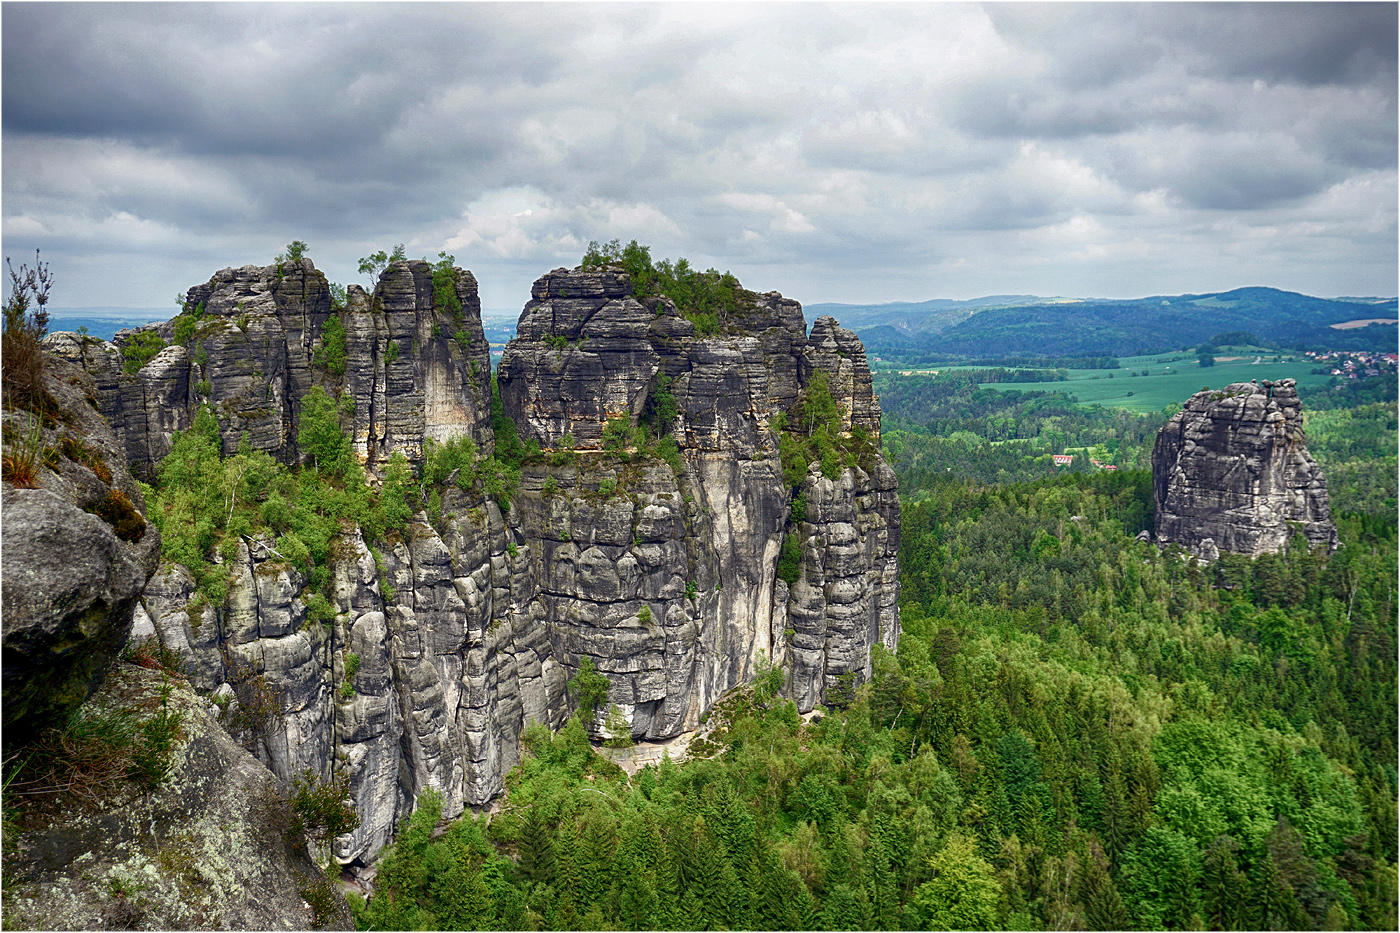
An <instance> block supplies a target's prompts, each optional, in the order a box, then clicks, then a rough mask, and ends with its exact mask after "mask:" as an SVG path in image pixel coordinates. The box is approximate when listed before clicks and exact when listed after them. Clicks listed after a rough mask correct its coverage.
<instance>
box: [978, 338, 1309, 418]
mask: <svg viewBox="0 0 1400 933" xmlns="http://www.w3.org/2000/svg"><path fill="white" fill-rule="evenodd" d="M1222 353H1227V354H1228V355H1231V356H1234V355H1235V354H1236V353H1240V351H1225V350H1222ZM1260 355H1261V354H1260V353H1252V354H1245V353H1241V355H1240V356H1239V357H1238V358H1237V359H1234V360H1231V361H1229V362H1221V361H1219V360H1217V362H1216V364H1215V365H1214V366H1209V367H1206V368H1202V367H1201V366H1200V365H1199V364H1198V363H1197V361H1196V357H1195V355H1194V354H1187V353H1181V352H1176V353H1159V354H1155V355H1153V356H1129V357H1123V358H1122V359H1121V360H1120V362H1121V363H1122V364H1123V368H1122V369H1112V370H1105V369H1072V370H1070V371H1069V381H1068V382H1018V383H1009V382H1008V383H988V384H987V387H988V388H992V389H1000V390H1006V389H1016V390H1020V391H1031V390H1037V389H1038V390H1044V391H1049V392H1069V393H1070V394H1072V395H1075V396H1078V398H1079V402H1080V404H1082V405H1095V404H1098V405H1104V406H1108V407H1113V408H1126V409H1128V410H1129V411H1137V412H1148V411H1160V410H1161V409H1163V408H1165V407H1166V406H1168V405H1173V404H1176V405H1179V404H1181V403H1182V402H1184V401H1186V400H1187V399H1188V398H1190V397H1191V396H1192V395H1193V394H1194V393H1196V392H1199V391H1200V390H1201V389H1202V388H1211V389H1219V388H1222V387H1224V386H1227V385H1229V384H1230V383H1232V382H1248V381H1249V380H1251V379H1257V380H1260V381H1263V380H1265V379H1273V380H1278V379H1297V380H1298V384H1299V385H1300V386H1306V385H1320V384H1322V383H1325V382H1326V381H1327V379H1328V378H1329V377H1327V376H1323V375H1315V374H1313V373H1312V372H1311V370H1313V369H1314V368H1316V367H1317V366H1318V364H1317V363H1315V362H1313V361H1312V360H1308V359H1296V358H1295V359H1293V360H1289V359H1288V358H1287V357H1285V358H1284V360H1283V361H1282V362H1278V363H1274V362H1269V361H1270V360H1272V359H1273V355H1272V354H1264V355H1263V360H1264V362H1260V363H1255V362H1254V360H1256V359H1259V358H1260ZM1144 369H1146V370H1149V371H1150V375H1147V376H1140V375H1139V376H1135V375H1132V374H1133V373H1141V372H1142V371H1143V370H1144Z"/></svg>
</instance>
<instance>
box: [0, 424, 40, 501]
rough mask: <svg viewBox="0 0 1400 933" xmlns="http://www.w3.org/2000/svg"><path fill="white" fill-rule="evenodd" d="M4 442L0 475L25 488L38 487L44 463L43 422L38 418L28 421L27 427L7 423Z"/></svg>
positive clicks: (8, 481)
mask: <svg viewBox="0 0 1400 933" xmlns="http://www.w3.org/2000/svg"><path fill="white" fill-rule="evenodd" d="M4 444H5V447H4V453H3V454H0V475H3V477H4V480H5V482H7V483H10V484H12V485H15V486H19V487H21V488H24V489H37V488H38V487H39V469H40V467H41V466H42V465H43V451H44V431H43V424H42V423H41V422H40V421H39V420H38V419H34V420H33V421H30V422H28V426H27V427H26V428H19V427H13V426H12V425H11V424H6V425H5V431H4Z"/></svg>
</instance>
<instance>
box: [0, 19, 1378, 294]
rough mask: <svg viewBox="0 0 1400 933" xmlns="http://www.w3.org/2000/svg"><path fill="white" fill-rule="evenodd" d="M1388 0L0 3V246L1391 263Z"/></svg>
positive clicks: (1007, 263)
mask: <svg viewBox="0 0 1400 933" xmlns="http://www.w3.org/2000/svg"><path fill="white" fill-rule="evenodd" d="M1395 9H1396V8H1395V6H1394V5H1391V4H1380V5H1361V4H1336V5H1328V4H1324V5H1299V4H1280V5H1272V4H1242V5H1227V4H1175V3H1163V4H1097V3H1095V4H1082V5H1070V4H1059V3H1052V4H1021V3H1014V4H1005V5H999V4H990V5H985V6H982V5H973V4H962V3H955V4H941V5H918V4H853V5H840V4H837V5H823V6H816V5H807V4H801V5H787V4H775V5H748V6H729V5H720V4H693V5H692V4H654V5H653V4H556V5H549V4H528V5H527V4H373V3H353V4H319V3H318V4H279V3H267V4H263V3H256V4H125V3H123V4H51V3H42V4H6V5H4V6H3V8H0V16H3V26H4V29H3V42H4V50H3V51H4V60H3V78H4V101H3V103H4V107H3V128H4V210H5V221H4V222H5V237H6V240H7V242H8V241H15V242H23V243H26V244H27V243H29V242H35V241H39V242H41V245H46V249H52V250H54V251H55V254H56V255H55V258H58V256H59V255H62V256H64V257H65V258H67V257H71V265H72V266H77V267H80V268H82V269H84V270H90V271H86V272H82V273H77V274H75V275H74V276H73V277H72V278H70V281H74V284H77V281H75V280H76V279H78V278H79V277H80V276H89V277H90V284H87V285H85V287H90V288H93V289H96V288H98V287H103V288H110V287H111V285H110V283H111V282H112V281H114V280H116V279H118V278H121V277H123V276H124V277H125V278H124V279H122V281H123V282H124V283H126V284H124V285H122V286H120V287H122V288H126V289H128V290H133V291H135V290H140V289H143V288H146V287H147V286H146V285H145V284H142V280H140V279H139V278H138V276H139V275H144V276H146V277H147V278H155V277H157V276H159V277H161V278H175V279H176V284H177V286H178V287H184V286H186V285H188V284H189V283H190V282H192V281H198V280H200V279H202V278H207V276H208V273H209V272H210V271H212V270H213V269H214V268H218V267H219V266H221V265H227V264H242V263H244V262H250V261H266V260H267V259H269V258H270V257H271V254H272V253H273V252H275V251H276V250H277V249H279V248H281V246H282V245H283V244H285V243H286V242H288V241H289V240H291V239H294V238H300V239H306V240H308V241H310V242H311V243H312V248H313V249H312V253H311V255H312V256H313V258H315V260H316V261H317V263H318V264H319V265H321V266H322V267H323V268H325V269H326V270H327V272H328V273H329V274H330V275H331V277H332V278H333V279H336V280H345V279H348V278H353V277H354V266H355V257H356V256H358V255H365V254H366V253H368V252H370V251H372V250H373V249H376V248H387V247H389V246H391V245H392V244H393V243H395V242H405V243H407V244H408V245H409V250H410V253H411V254H415V255H420V254H428V255H434V254H436V251H437V250H439V249H442V248H443V247H444V244H445V246H446V248H447V249H449V250H450V251H454V252H455V254H456V255H457V257H458V260H459V262H462V263H463V264H466V265H468V266H470V267H472V268H473V269H474V271H476V272H477V274H478V278H479V279H480V280H481V281H482V289H483V296H484V298H485V300H486V302H487V304H488V305H493V304H499V305H514V306H516V307H518V306H519V303H520V301H521V300H522V299H521V298H520V297H519V296H520V295H523V294H524V293H525V291H526V289H527V287H528V282H529V280H530V279H532V278H534V276H535V275H538V274H539V273H540V272H542V271H544V270H545V269H548V268H552V267H554V266H557V265H559V264H561V263H573V262H577V260H578V257H579V256H580V255H581V253H582V251H583V249H584V247H585V246H586V244H587V242H588V241H589V240H591V239H598V240H607V239H611V238H612V237H621V238H622V239H623V240H624V241H625V240H627V239H630V238H632V237H636V238H638V239H641V240H643V241H644V242H650V243H651V244H652V246H653V252H654V255H657V256H676V255H680V254H684V255H687V256H690V257H691V258H692V259H693V260H695V261H696V263H697V264H698V265H701V266H702V267H703V266H707V265H716V266H719V267H720V268H733V269H734V270H735V271H736V272H739V273H740V274H741V275H742V274H744V273H745V271H746V270H748V271H751V272H752V273H753V274H754V275H756V276H759V278H758V279H756V280H755V281H753V282H752V284H754V285H756V286H758V287H761V288H770V287H778V288H782V289H784V290H786V291H789V292H790V293H794V294H796V295H797V296H798V297H801V298H803V299H804V300H823V299H831V300H840V299H843V298H846V299H853V300H854V299H861V300H880V299H883V298H901V297H902V298H908V299H920V298H926V297H930V296H931V294H932V293H937V292H940V291H942V293H943V294H948V290H950V289H961V290H964V291H963V294H962V295H961V296H962V297H971V296H972V295H975V294H984V293H993V292H1008V291H1042V292H1060V293H1070V292H1071V291H1072V289H1071V288H1070V285H1071V284H1072V283H1075V282H1081V281H1090V282H1095V283H1098V284H1097V286H1096V292H1097V293H1099V294H1106V293H1108V292H1109V291H1113V290H1117V291H1118V292H1119V293H1122V294H1142V293H1148V292H1154V291H1155V292H1168V291H1171V290H1172V285H1171V284H1169V283H1168V282H1167V281H1165V280H1153V281H1151V282H1148V281H1143V280H1142V278H1141V275H1142V270H1144V269H1146V270H1148V271H1149V273H1150V274H1152V275H1158V276H1166V275H1168V274H1174V273H1168V272H1167V271H1166V270H1170V269H1172V268H1173V267H1174V266H1175V265H1179V266H1181V267H1182V268H1190V269H1195V270H1208V271H1210V274H1212V275H1219V276H1231V277H1234V276H1239V275H1245V276H1247V277H1248V278H1247V279H1246V281H1250V280H1252V281H1256V282H1266V283H1267V284H1280V285H1286V284H1287V283H1284V282H1281V281H1280V282H1273V281H1271V280H1270V276H1271V275H1272V273H1271V272H1270V270H1271V269H1274V268H1282V267H1284V266H1285V264H1284V263H1282V262H1281V261H1280V260H1279V259H1278V258H1277V257H1282V256H1286V257H1287V262H1286V268H1287V269H1288V270H1289V273H1290V274H1298V270H1299V264H1298V261H1297V258H1296V257H1297V256H1298V255H1299V254H1300V253H1302V254H1307V253H1308V251H1309V248H1310V247H1309V244H1311V243H1313V242H1314V240H1315V239H1316V238H1317V237H1326V238H1327V240H1326V242H1327V243H1329V244H1333V246H1335V249H1336V250H1337V252H1336V254H1335V255H1334V254H1331V253H1327V251H1326V250H1316V249H1315V250H1314V252H1315V253H1316V255H1317V256H1318V259H1317V263H1316V270H1317V271H1316V272H1315V273H1312V274H1315V276H1316V279H1317V281H1318V282H1319V283H1321V282H1322V281H1333V280H1339V278H1340V277H1342V276H1344V275H1345V274H1349V272H1343V271H1342V267H1343V266H1345V267H1346V269H1347V270H1351V269H1352V268H1353V266H1352V265H1351V264H1349V263H1348V262H1347V261H1341V262H1339V261H1338V259H1337V256H1342V257H1345V256H1346V255H1348V254H1350V255H1353V256H1365V257H1374V256H1376V255H1385V254H1386V253H1387V251H1388V252H1389V253H1390V254H1391V257H1390V259H1388V260H1384V261H1378V260H1374V259H1373V258H1368V259H1366V260H1365V263H1364V264H1363V265H1364V268H1365V270H1366V271H1365V272H1364V274H1365V275H1366V276H1369V277H1370V278H1369V279H1368V280H1374V279H1375V278H1376V277H1377V271H1376V270H1377V269H1379V270H1380V273H1379V275H1380V277H1381V278H1382V279H1385V278H1386V277H1387V276H1389V277H1390V278H1391V279H1393V268H1394V258H1393V253H1394V251H1395V250H1394V243H1393V241H1394V236H1395V232H1394V228H1395V223H1394V214H1395V210H1394V204H1395V197H1396V195H1395V175H1396V173H1395V163H1396V108H1395V84H1396V54H1395V53H1396V39H1395V36H1396V15H1395ZM1377 204H1381V205H1383V207H1382V208H1381V209H1379V210H1380V212H1379V213H1377V210H1378V209H1377V207H1376V205H1377ZM1378 242H1379V244H1380V246H1379V247H1378V246H1377V243H1378ZM1329 248H1331V247H1329ZM16 249H18V247H16ZM133 251H135V252H138V253H142V252H144V254H146V255H148V256H150V257H152V262H150V263H147V264H146V266H145V268H144V269H143V270H140V271H139V272H138V271H135V270H132V269H130V268H129V266H130V263H129V262H128V260H127V259H125V258H123V259H121V260H117V259H112V260H111V261H108V260H106V259H104V257H105V256H114V257H115V256H122V257H126V256H129V255H130V254H131V253H132V252H133ZM1167 253H1170V254H1172V255H1174V256H1177V257H1180V261H1179V263H1162V262H1160V261H1158V262H1156V263H1155V264H1153V262H1152V261H1151V258H1150V257H1153V256H1159V257H1160V256H1162V255H1164V254H1167ZM1227 255H1228V257H1229V262H1226V260H1225V259H1223V258H1222V257H1225V256H1227ZM167 256H176V257H179V262H178V263H175V264H174V265H172V266H171V267H170V268H168V269H163V270H162V271H160V272H158V273H157V272H155V271H152V268H153V267H152V263H154V262H157V261H158V260H159V257H167ZM1324 262H1326V263H1330V265H1328V266H1327V267H1326V268H1325V269H1324V267H1323V263H1324ZM181 263H183V264H181ZM1378 263H1379V264H1378ZM1357 268H1360V267H1357ZM876 270H878V274H875V273H876ZM1123 270H1126V271H1123ZM1180 274H1181V275H1184V274H1185V273H1180ZM1197 274H1198V275H1200V274H1203V272H1200V271H1198V273H1197ZM1357 274H1361V273H1357ZM1173 281H1175V280H1173ZM843 282H845V283H848V284H846V285H842V283H843ZM1061 283H1063V284H1061ZM814 284H819V285H820V287H822V288H833V289H837V290H838V291H835V292H832V291H828V292H824V293H822V294H819V295H814V294H812V293H811V292H810V291H809V290H808V289H810V288H811V287H813V285H814ZM1215 284H1221V285H1234V284H1244V282H1242V281H1238V280H1235V279H1231V280H1230V281H1228V282H1221V283H1217V282H1215V281H1214V280H1211V281H1201V280H1200V279H1199V278H1197V279H1193V280H1192V281H1190V282H1185V281H1183V282H1181V283H1180V287H1179V288H1177V289H1176V290H1178V291H1190V290H1196V291H1201V290H1205V289H1206V288H1208V287H1210V286H1212V285H1215ZM1338 287H1339V288H1343V290H1348V291H1358V290H1366V289H1364V288H1363V287H1362V286H1360V285H1359V284H1358V285H1355V286H1352V285H1347V286H1345V287H1343V286H1338ZM149 288H150V290H151V291H153V292H155V293H158V294H160V295H164V294H165V293H166V292H167V291H169V287H168V286H167V285H166V284H165V283H164V282H161V283H160V284H159V287H156V286H155V285H151V286H149ZM841 288H848V289H850V290H851V291H849V292H845V293H842V292H840V291H839V290H840V289H841ZM910 289H913V290H914V291H910ZM1325 289H1326V287H1325V286H1323V285H1321V284H1319V285H1318V286H1317V287H1316V288H1315V289H1314V290H1315V291H1323V290H1325ZM1370 290H1378V289H1376V288H1372V289H1370ZM1379 290H1383V291H1393V286H1391V287H1390V288H1382V289H1379ZM498 296H504V297H498ZM162 300H163V299H162ZM70 303H78V302H70ZM90 303H92V304H113V303H120V299H118V298H115V297H113V296H111V295H104V296H102V299H101V300H93V301H91V302H90ZM129 303H131V304H145V303H147V302H146V300H144V299H132V300H129Z"/></svg>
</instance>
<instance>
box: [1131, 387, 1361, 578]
mask: <svg viewBox="0 0 1400 933" xmlns="http://www.w3.org/2000/svg"><path fill="white" fill-rule="evenodd" d="M1152 483H1153V493H1154V499H1155V502H1156V534H1157V539H1158V541H1160V542H1176V543H1178V544H1181V545H1182V546H1183V547H1185V548H1186V549H1187V550H1189V551H1191V552H1193V553H1195V554H1197V555H1198V556H1201V557H1202V558H1204V559H1211V558H1213V557H1214V556H1215V555H1216V554H1218V552H1219V551H1230V552H1233V553H1235V554H1245V555H1248V556H1251V557H1257V556H1258V555H1260V554H1266V553H1281V552H1283V551H1284V550H1285V549H1286V548H1287V546H1288V540H1289V538H1290V537H1291V536H1292V535H1293V529H1295V528H1296V529H1297V530H1298V531H1300V532H1301V533H1302V534H1303V535H1304V536H1305V537H1306V538H1307V540H1308V543H1309V545H1310V546H1312V547H1325V548H1327V549H1329V550H1330V549H1333V548H1335V547H1336V546H1337V530H1336V528H1335V527H1334V526H1333V524H1332V518H1331V512H1330V510H1329V508H1328V504H1327V483H1326V480H1325V479H1324V478H1323V476H1322V471H1321V470H1320V469H1319V468H1318V465H1317V462H1316V461H1315V460H1313V458H1312V456H1311V455H1310V454H1309V453H1308V449H1307V445H1306V443H1305V441H1304V437H1303V415H1302V404H1301V402H1299V400H1298V392H1297V388H1296V383H1295V381H1294V380H1292V379H1284V380H1281V381H1280V382H1278V383H1270V382H1265V383H1263V384H1262V385H1256V384H1254V383H1249V382H1237V383H1233V384H1231V385H1228V386H1226V387H1225V388H1224V389H1220V390H1215V391H1211V390H1203V391H1201V392H1197V393H1196V394H1195V395H1193V396H1192V397H1191V398H1190V399H1189V400H1187V402H1186V405H1185V406H1184V407H1183V408H1182V410H1181V411H1179V412H1177V413H1176V414H1175V415H1173V416H1172V418H1171V420H1170V421H1168V422H1167V424H1166V426H1165V427H1163V428H1162V430H1161V431H1160V432H1159V433H1158V435H1157V443H1156V446H1155V447H1154V448H1153V451H1152Z"/></svg>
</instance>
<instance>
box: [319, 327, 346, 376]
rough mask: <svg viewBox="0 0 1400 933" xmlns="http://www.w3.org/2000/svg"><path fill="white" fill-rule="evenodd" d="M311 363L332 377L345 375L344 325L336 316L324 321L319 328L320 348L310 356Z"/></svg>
mask: <svg viewBox="0 0 1400 933" xmlns="http://www.w3.org/2000/svg"><path fill="white" fill-rule="evenodd" d="M311 362H312V363H313V364H315V365H316V366H320V367H321V368H322V369H324V370H325V371H326V372H328V373H330V374H331V375H333V376H343V375H345V324H344V323H342V322H341V320H340V318H339V317H338V316H337V315H334V314H333V315H331V316H330V317H329V318H327V320H326V326H325V327H323V328H321V346H320V347H318V348H317V349H316V351H315V352H314V353H313V354H312V356H311Z"/></svg>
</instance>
